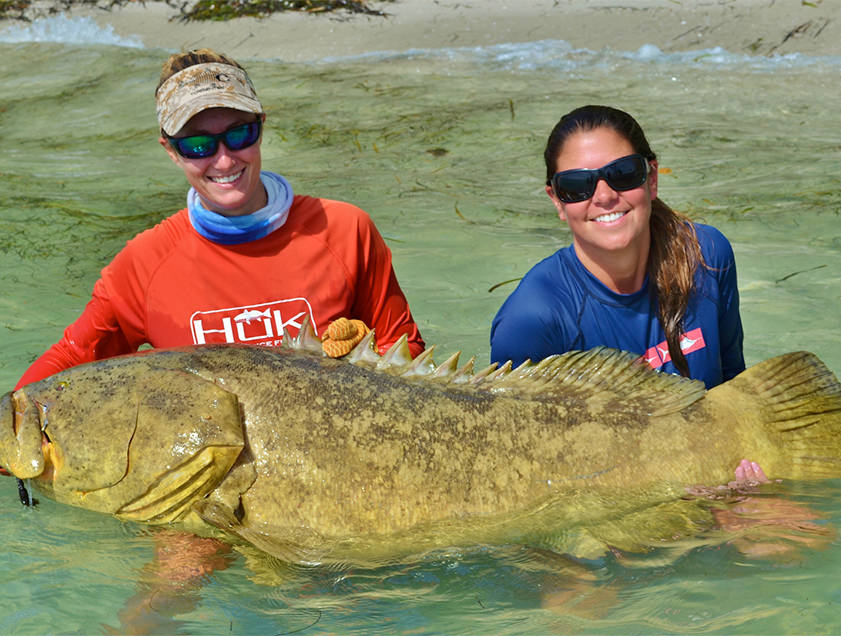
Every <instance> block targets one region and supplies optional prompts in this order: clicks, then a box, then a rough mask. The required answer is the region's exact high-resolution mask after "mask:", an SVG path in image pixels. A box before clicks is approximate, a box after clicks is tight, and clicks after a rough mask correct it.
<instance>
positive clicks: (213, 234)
mask: <svg viewBox="0 0 841 636" xmlns="http://www.w3.org/2000/svg"><path fill="white" fill-rule="evenodd" d="M260 181H261V182H262V184H263V187H264V188H266V195H267V197H268V203H267V204H266V207H264V208H261V209H259V210H257V211H256V212H252V213H251V214H245V215H243V216H225V215H223V214H218V213H216V212H211V211H210V210H208V209H207V208H205V207H204V206H203V205H202V203H201V199H200V198H199V195H198V193H197V192H196V190H195V188H190V191H189V192H188V193H187V210H188V211H189V213H190V223H191V224H192V226H193V228H194V229H195V230H196V232H198V233H199V234H201V235H202V236H203V237H205V238H206V239H208V240H211V241H213V242H214V243H219V244H220V245H236V244H238V243H248V242H249V241H256V240H257V239H261V238H263V237H264V236H268V235H269V234H271V233H272V232H274V231H275V230H276V229H278V228H279V227H281V226H282V225H283V224H284V223H286V218H287V217H288V216H289V208H290V207H291V206H292V198H293V194H292V186H291V185H289V182H288V181H287V180H286V179H284V178H283V177H282V176H280V175H279V174H275V173H273V172H267V171H263V172H261V173H260Z"/></svg>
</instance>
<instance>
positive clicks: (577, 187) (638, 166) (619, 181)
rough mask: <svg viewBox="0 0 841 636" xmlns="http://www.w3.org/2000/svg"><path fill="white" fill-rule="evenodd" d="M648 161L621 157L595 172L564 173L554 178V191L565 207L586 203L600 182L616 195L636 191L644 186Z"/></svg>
mask: <svg viewBox="0 0 841 636" xmlns="http://www.w3.org/2000/svg"><path fill="white" fill-rule="evenodd" d="M647 176H648V160H647V159H646V158H645V157H643V156H642V155H639V154H633V155H628V156H627V157H620V158H619V159H617V160H616V161H611V162H610V163H609V164H607V165H604V166H602V167H601V168H598V169H596V170H583V169H582V170H563V171H561V172H556V173H555V175H554V176H553V177H552V189H553V190H554V191H555V195H556V196H557V197H558V198H559V199H560V200H561V201H563V202H564V203H577V202H578V201H586V200H587V199H589V198H590V197H592V196H593V193H594V192H595V191H596V185H597V184H598V182H599V179H604V180H605V182H607V185H609V186H610V187H611V188H613V189H614V190H616V191H624V190H633V189H634V188H638V187H640V186H641V185H642V184H643V183H645V179H646V177H647Z"/></svg>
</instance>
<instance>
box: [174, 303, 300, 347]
mask: <svg viewBox="0 0 841 636" xmlns="http://www.w3.org/2000/svg"><path fill="white" fill-rule="evenodd" d="M307 316H309V317H310V323H311V324H312V325H313V328H314V327H315V321H314V320H313V317H312V307H310V304H309V303H308V302H307V299H306V298H290V299H288V300H277V301H274V302H271V303H264V304H261V305H248V306H246V307H231V308H229V309H214V310H213V311H197V312H196V313H194V314H193V315H192V316H190V331H191V332H192V334H193V344H222V343H227V344H251V345H265V346H268V347H274V346H277V345H279V344H280V342H281V340H283V330H284V329H285V330H286V333H288V334H289V335H290V336H293V337H294V336H296V335H297V334H298V331H299V330H300V328H301V325H302V324H303V322H304V318H306V317H307Z"/></svg>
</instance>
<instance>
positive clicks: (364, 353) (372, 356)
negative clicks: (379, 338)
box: [345, 329, 380, 364]
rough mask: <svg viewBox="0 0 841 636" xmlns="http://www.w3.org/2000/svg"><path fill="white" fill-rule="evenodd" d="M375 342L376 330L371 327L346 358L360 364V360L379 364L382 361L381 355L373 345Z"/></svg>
mask: <svg viewBox="0 0 841 636" xmlns="http://www.w3.org/2000/svg"><path fill="white" fill-rule="evenodd" d="M373 342H374V330H373V329H371V331H369V332H368V333H366V334H365V337H364V338H362V340H360V341H359V343H358V344H357V345H356V346H355V347H354V348H353V349H351V350H350V353H348V354H347V355H346V356H345V360H347V361H348V362H352V363H353V364H359V363H360V362H362V363H365V362H367V363H371V364H377V363H378V362H379V361H380V355H379V354H378V353H377V352H376V351H374V349H373V345H372V344H371V343H373Z"/></svg>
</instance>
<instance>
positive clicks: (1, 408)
mask: <svg viewBox="0 0 841 636" xmlns="http://www.w3.org/2000/svg"><path fill="white" fill-rule="evenodd" d="M7 418H8V419H9V420H11V421H7ZM7 426H8V428H9V430H10V431H11V434H12V435H14V434H15V433H17V426H16V422H15V409H14V407H13V406H12V393H11V391H10V392H8V393H4V394H3V397H1V398H0V427H2V428H6V427H7ZM3 439H4V441H5V439H6V436H5V435H3ZM5 450H6V449H5V448H4V445H3V444H0V475H7V476H9V477H12V476H13V475H12V473H11V471H9V470H8V469H7V468H6V467H5V464H6V463H7V460H6V457H5V453H4V451H5ZM8 450H11V449H8Z"/></svg>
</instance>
